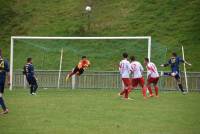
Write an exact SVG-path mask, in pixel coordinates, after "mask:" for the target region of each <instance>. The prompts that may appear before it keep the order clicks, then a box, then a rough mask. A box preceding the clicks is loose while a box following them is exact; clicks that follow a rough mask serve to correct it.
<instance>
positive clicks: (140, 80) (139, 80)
mask: <svg viewBox="0 0 200 134" xmlns="http://www.w3.org/2000/svg"><path fill="white" fill-rule="evenodd" d="M144 83H145V80H144V78H143V77H141V78H132V86H133V87H134V88H135V87H137V86H138V84H140V86H141V87H143V86H144Z"/></svg>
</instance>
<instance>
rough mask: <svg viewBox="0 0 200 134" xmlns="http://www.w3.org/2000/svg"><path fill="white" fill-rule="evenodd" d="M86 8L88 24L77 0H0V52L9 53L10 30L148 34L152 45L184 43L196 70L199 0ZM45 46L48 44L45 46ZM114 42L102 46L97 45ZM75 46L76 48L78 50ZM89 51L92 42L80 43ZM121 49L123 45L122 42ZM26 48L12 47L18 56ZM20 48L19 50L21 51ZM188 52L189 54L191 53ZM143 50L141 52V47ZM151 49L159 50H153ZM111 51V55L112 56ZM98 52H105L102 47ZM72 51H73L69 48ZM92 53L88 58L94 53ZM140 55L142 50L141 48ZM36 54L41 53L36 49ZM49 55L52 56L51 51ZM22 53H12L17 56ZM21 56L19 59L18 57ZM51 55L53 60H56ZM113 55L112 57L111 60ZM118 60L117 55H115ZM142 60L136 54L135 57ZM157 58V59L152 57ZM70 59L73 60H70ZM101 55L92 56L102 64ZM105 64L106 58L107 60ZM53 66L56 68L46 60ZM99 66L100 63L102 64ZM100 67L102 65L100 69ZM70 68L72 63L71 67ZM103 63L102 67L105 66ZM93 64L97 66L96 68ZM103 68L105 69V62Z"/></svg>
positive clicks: (112, 1) (116, 0)
mask: <svg viewBox="0 0 200 134" xmlns="http://www.w3.org/2000/svg"><path fill="white" fill-rule="evenodd" d="M90 4H91V5H92V13H91V20H90V22H91V28H90V30H88V29H87V26H88V21H87V15H86V14H85V11H84V8H85V6H86V5H87V2H86V1H82V0H76V1H74V0H62V1H61V0H51V1H46V0H20V1H16V0H9V1H5V0H0V18H2V19H0V29H1V31H0V44H1V46H0V47H1V48H3V52H4V56H5V57H9V54H10V52H9V46H10V36H11V35H29V36H144V35H151V36H152V43H153V46H158V45H160V46H161V47H162V48H166V47H167V48H168V51H167V56H169V54H170V53H171V52H172V51H177V52H178V54H181V49H180V47H181V45H184V47H185V55H186V59H187V60H188V61H190V62H191V63H192V64H193V66H192V67H190V68H188V70H190V71H200V68H199V66H200V62H197V61H199V59H200V55H199V50H200V45H199V42H200V36H199V35H200V26H199V25H200V14H199V12H200V8H199V5H200V1H199V0H165V1H163V0H141V1H137V0H123V1H122V0H109V1H108V0H101V1H98V0H94V1H91V3H90ZM48 47H50V46H48ZM109 48H112V49H113V51H114V50H116V48H115V47H111V46H106V47H102V48H101V49H102V50H105V51H106V50H107V49H109ZM81 49H82V48H81V47H77V50H81ZM84 49H85V50H87V51H89V52H92V49H91V47H86V48H84ZM122 49H125V46H124V47H123V48H122ZM26 50H27V48H24V49H22V50H19V51H15V55H18V56H19V57H23V56H24V53H28V51H26ZM22 51H23V52H24V53H21V52H22ZM191 52H192V54H191ZM144 53H146V52H144ZM152 53H160V54H163V55H164V53H163V52H162V51H153V52H152ZM115 54H116V53H114V52H113V54H112V55H111V56H113V57H115V56H116V55H115ZM102 55H103V58H104V59H106V58H107V57H106V56H107V55H106V54H105V55H104V53H102ZM70 56H71V57H73V56H74V55H73V54H71V55H70ZM97 56H98V54H97V55H93V57H92V58H95V57H97ZM140 56H143V55H142V54H141V55H140V54H139V56H138V57H140ZM37 57H43V54H38V55H37V56H36V58H37ZM54 57H57V56H56V54H55V55H54ZM20 60H22V59H20V58H17V59H16V61H20ZM23 60H24V59H23ZM56 60H57V59H56V58H53V61H56ZM115 60H116V58H113V61H112V62H115ZM117 60H118V61H119V60H120V58H118V59H117ZM140 60H141V59H140ZM154 60H155V61H156V59H154ZM72 62H73V61H72ZM101 63H102V61H101V60H100V61H97V64H99V65H101ZM106 64H107V65H109V64H110V63H109V60H107V61H106ZM50 67H52V68H56V67H55V66H53V65H50ZM102 67H104V66H102ZM102 67H101V70H102ZM70 68H71V67H70ZM106 68H107V67H106ZM97 70H98V68H97ZM107 70H110V69H109V67H108V69H107Z"/></svg>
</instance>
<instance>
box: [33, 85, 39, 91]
mask: <svg viewBox="0 0 200 134" xmlns="http://www.w3.org/2000/svg"><path fill="white" fill-rule="evenodd" d="M37 88H38V85H37V84H36V85H34V93H36V91H37Z"/></svg>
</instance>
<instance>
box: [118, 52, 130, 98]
mask: <svg viewBox="0 0 200 134" xmlns="http://www.w3.org/2000/svg"><path fill="white" fill-rule="evenodd" d="M122 56H123V58H124V59H123V60H121V62H120V63H119V71H120V75H121V79H122V81H123V84H124V89H123V90H122V92H121V93H119V95H124V98H125V99H130V98H129V97H128V94H129V91H130V90H131V80H130V73H131V65H130V62H129V61H128V60H127V58H128V54H127V53H123V55H122Z"/></svg>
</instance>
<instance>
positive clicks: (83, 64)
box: [78, 60, 90, 69]
mask: <svg viewBox="0 0 200 134" xmlns="http://www.w3.org/2000/svg"><path fill="white" fill-rule="evenodd" d="M89 65H90V61H89V60H80V61H79V63H78V68H79V69H80V68H87V67H88V66H89Z"/></svg>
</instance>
